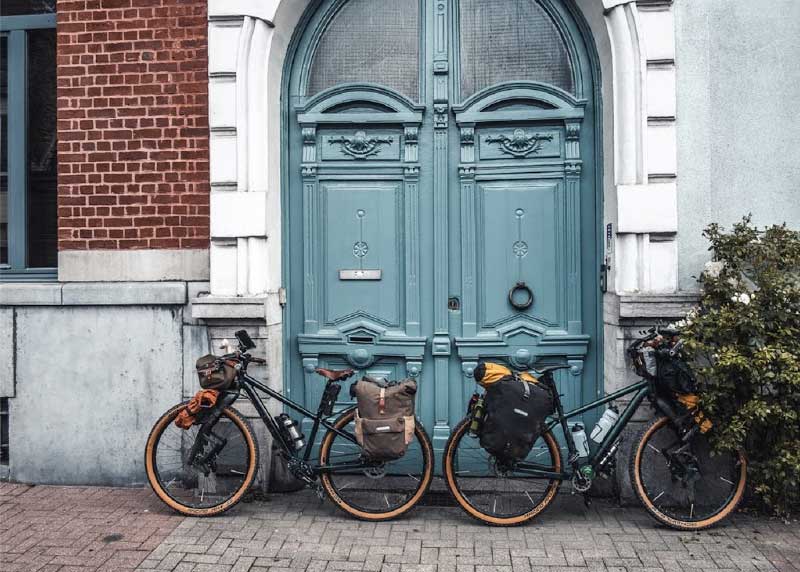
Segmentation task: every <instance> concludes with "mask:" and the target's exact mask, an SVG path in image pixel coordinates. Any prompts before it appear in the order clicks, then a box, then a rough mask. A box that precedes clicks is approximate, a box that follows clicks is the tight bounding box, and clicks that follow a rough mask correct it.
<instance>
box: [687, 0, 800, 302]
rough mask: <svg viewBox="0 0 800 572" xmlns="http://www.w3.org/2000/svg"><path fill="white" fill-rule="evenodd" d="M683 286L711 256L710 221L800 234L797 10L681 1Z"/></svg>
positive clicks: (745, 2)
mask: <svg viewBox="0 0 800 572" xmlns="http://www.w3.org/2000/svg"><path fill="white" fill-rule="evenodd" d="M674 9H675V19H676V26H675V29H676V50H677V61H678V67H677V69H678V140H679V141H680V145H679V146H678V167H679V171H680V175H679V177H678V226H679V232H678V235H679V271H678V274H679V276H680V288H681V289H695V288H696V287H697V284H696V282H695V279H694V278H693V276H698V275H699V272H700V271H701V269H702V266H703V264H704V263H705V261H706V260H708V259H709V253H708V251H707V249H708V243H707V242H706V240H705V239H704V238H703V237H702V235H701V233H702V230H703V228H704V227H705V226H706V225H707V224H708V223H710V222H719V223H721V224H723V225H726V226H730V225H731V224H732V223H734V222H736V221H738V220H740V219H741V217H742V216H743V215H746V214H747V213H752V214H753V220H754V222H756V223H757V224H759V225H767V224H773V223H781V222H786V223H788V224H789V225H790V226H791V227H793V228H795V229H797V228H800V198H799V197H800V186H798V183H797V181H798V178H800V130H798V129H797V112H796V110H795V109H794V102H796V101H798V100H800V66H798V65H797V61H798V59H800V43H798V41H797V38H798V37H800V3H798V2H796V1H794V0H776V1H774V2H766V1H763V0H762V1H757V2H756V1H753V0H736V1H731V2H718V1H717V0H691V1H681V2H675V8H674Z"/></svg>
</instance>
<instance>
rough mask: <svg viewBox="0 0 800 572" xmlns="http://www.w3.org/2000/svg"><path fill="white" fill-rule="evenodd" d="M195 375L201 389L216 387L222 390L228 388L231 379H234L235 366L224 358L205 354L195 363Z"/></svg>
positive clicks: (231, 381)
mask: <svg viewBox="0 0 800 572" xmlns="http://www.w3.org/2000/svg"><path fill="white" fill-rule="evenodd" d="M195 369H197V377H198V378H199V380H200V387H202V388H203V389H217V390H220V391H223V390H225V389H228V388H229V387H230V386H231V384H232V383H233V380H234V379H236V368H235V367H233V366H232V365H230V364H229V363H228V362H226V361H225V360H223V359H221V358H219V357H217V356H215V355H212V354H207V355H204V356H203V357H201V358H200V359H198V360H197V362H196V363H195Z"/></svg>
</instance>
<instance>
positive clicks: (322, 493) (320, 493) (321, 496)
mask: <svg viewBox="0 0 800 572" xmlns="http://www.w3.org/2000/svg"><path fill="white" fill-rule="evenodd" d="M310 486H311V488H312V489H313V490H314V492H315V493H317V498H319V502H322V501H324V500H325V491H324V490H323V489H322V485H320V484H319V483H311V485H310Z"/></svg>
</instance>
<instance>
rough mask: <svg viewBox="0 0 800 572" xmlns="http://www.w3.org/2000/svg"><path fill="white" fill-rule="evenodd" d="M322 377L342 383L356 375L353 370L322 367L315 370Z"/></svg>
mask: <svg viewBox="0 0 800 572" xmlns="http://www.w3.org/2000/svg"><path fill="white" fill-rule="evenodd" d="M314 371H315V372H317V373H318V374H320V375H321V376H322V377H324V378H325V379H327V380H330V381H342V380H343V379H347V378H348V377H350V376H351V375H353V374H354V373H355V371H353V370H352V369H339V370H336V369H325V368H322V367H318V368H316V369H315V370H314Z"/></svg>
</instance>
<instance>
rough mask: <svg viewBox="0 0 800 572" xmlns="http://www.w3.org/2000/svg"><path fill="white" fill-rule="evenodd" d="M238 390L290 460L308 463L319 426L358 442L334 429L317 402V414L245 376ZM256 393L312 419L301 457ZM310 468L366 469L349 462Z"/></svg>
mask: <svg viewBox="0 0 800 572" xmlns="http://www.w3.org/2000/svg"><path fill="white" fill-rule="evenodd" d="M239 387H240V388H241V389H242V390H244V392H245V394H246V395H247V398H248V399H249V400H250V402H251V403H252V404H253V407H255V408H256V412H257V413H258V415H259V417H261V420H262V421H263V422H264V424H265V425H266V426H267V429H268V430H269V432H270V434H271V435H272V438H273V439H275V440H276V441H277V442H278V444H279V445H280V447H281V449H282V450H283V452H284V454H286V455H288V456H290V457H293V458H295V459H297V460H299V461H302V462H303V463H305V464H308V462H309V459H310V457H311V449H312V445H313V443H314V439H316V437H317V433H318V431H319V428H320V425H321V426H323V427H325V428H326V429H328V430H329V431H333V432H334V433H336V434H337V435H339V436H341V437H343V438H345V439H347V440H348V441H352V442H353V443H355V444H356V445H358V442H357V441H356V437H355V435H353V434H352V433H350V432H349V431H346V430H342V429H337V428H336V427H334V425H333V423H332V422H330V421H329V420H328V418H327V417H328V416H325V415H323V414H322V403H320V407H319V409H318V410H317V413H316V414H315V413H312V412H311V411H309V410H308V409H306V408H305V407H303V406H302V405H300V404H298V403H295V402H294V401H292V400H291V399H289V398H288V397H285V396H284V395H282V394H281V393H279V392H277V391H275V390H274V389H271V388H269V387H267V386H266V385H264V384H263V383H261V382H260V381H258V380H257V379H254V378H253V377H251V376H250V375H248V374H247V373H244V374H242V375H241V377H240V378H239ZM257 391H260V392H262V393H265V394H266V395H267V396H268V397H271V398H273V399H277V400H278V401H280V402H281V403H283V404H284V405H288V406H289V407H290V408H291V409H293V410H295V411H297V412H298V413H300V414H302V415H303V417H305V418H310V419H313V420H314V424H313V425H312V426H311V434H310V435H309V437H308V441H307V442H306V446H305V451H304V453H303V455H302V457H301V456H300V455H299V454H298V451H297V450H296V449H295V448H294V447H292V446H291V445H290V444H289V443H287V442H286V439H284V437H283V433H282V432H281V430H280V428H279V427H278V423H277V422H276V421H275V418H274V417H273V416H272V414H271V413H270V412H269V411H268V410H267V408H266V406H265V405H264V403H263V402H262V401H261V398H260V397H259V395H258V393H257ZM354 407H355V406H352V407H349V408H347V409H345V410H344V411H342V412H340V413H339V414H338V415H342V414H343V413H346V412H348V411H350V410H351V409H353V408H354ZM308 466H309V468H310V469H311V470H312V471H313V472H314V473H321V472H329V473H336V472H339V471H348V470H353V469H363V468H364V467H365V466H369V465H368V464H365V463H364V462H362V461H358V462H350V463H334V464H328V465H319V464H316V463H315V464H310V465H308Z"/></svg>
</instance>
